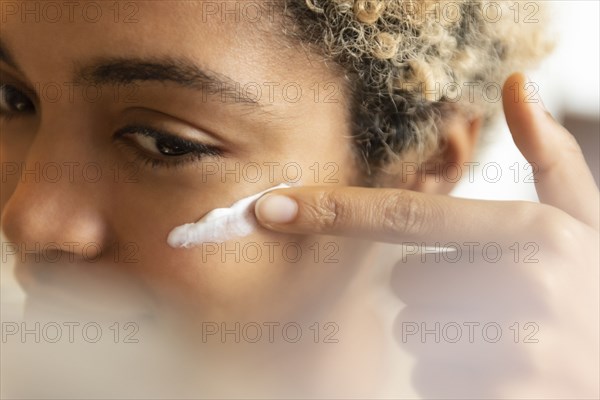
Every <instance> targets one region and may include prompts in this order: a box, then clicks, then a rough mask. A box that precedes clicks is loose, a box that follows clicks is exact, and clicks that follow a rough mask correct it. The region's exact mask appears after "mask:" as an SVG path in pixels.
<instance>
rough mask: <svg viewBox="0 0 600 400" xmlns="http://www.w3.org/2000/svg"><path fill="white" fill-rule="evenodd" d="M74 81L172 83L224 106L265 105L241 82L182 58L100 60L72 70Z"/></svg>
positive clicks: (116, 83) (93, 82)
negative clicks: (232, 104) (210, 98)
mask: <svg viewBox="0 0 600 400" xmlns="http://www.w3.org/2000/svg"><path fill="white" fill-rule="evenodd" d="M74 76H75V82H82V81H83V82H86V83H89V84H92V85H98V86H101V85H115V86H118V85H131V84H137V83H140V82H161V83H166V82H170V83H174V84H176V85H178V86H181V87H183V88H190V89H195V90H199V91H201V92H202V93H203V96H204V97H203V100H206V98H207V97H208V96H211V97H220V98H221V100H222V101H223V102H224V103H227V104H231V103H238V104H239V103H241V104H242V105H250V106H255V107H263V106H264V105H263V104H262V103H260V102H259V101H258V100H257V97H253V96H252V95H251V94H250V93H248V91H247V90H244V89H243V87H244V85H242V84H241V83H240V82H238V81H236V80H234V79H233V78H230V77H229V76H227V75H224V74H221V73H218V72H215V71H212V70H210V69H203V68H201V67H199V66H198V65H196V64H194V63H193V62H192V61H190V60H187V59H182V58H171V57H161V58H155V57H152V58H123V57H110V58H101V59H98V60H96V61H95V62H94V63H92V64H90V65H87V66H84V67H79V68H77V69H76V71H75V74H74Z"/></svg>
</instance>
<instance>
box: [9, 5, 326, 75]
mask: <svg viewBox="0 0 600 400" xmlns="http://www.w3.org/2000/svg"><path fill="white" fill-rule="evenodd" d="M274 4H275V3H274V2H273V1H270V2H267V1H262V0H259V1H252V0H249V1H206V0H194V1H169V0H166V1H132V2H129V1H127V2H112V1H78V2H45V1H31V2H14V1H10V2H8V1H0V5H1V10H2V16H1V18H2V25H3V29H2V31H3V35H2V36H3V39H2V40H3V43H5V44H6V45H7V46H8V47H9V50H10V51H11V53H12V54H13V55H14V56H15V59H16V60H15V61H17V63H18V64H20V65H21V66H22V69H23V70H24V71H23V72H25V73H26V75H28V76H29V77H30V78H32V79H36V78H37V79H44V75H46V78H47V74H49V73H52V74H53V78H54V79H56V78H58V76H57V74H60V75H65V77H66V73H67V72H70V71H72V70H73V64H74V63H76V64H83V63H86V62H87V61H90V60H92V59H94V58H98V57H130V58H131V57H139V58H144V57H162V56H168V57H173V58H177V57H181V56H185V57H186V58H188V59H190V60H192V61H194V62H196V63H198V64H199V65H204V66H206V67H208V68H211V69H213V70H216V71H219V72H221V73H223V74H225V75H228V76H232V77H236V78H239V81H241V82H244V81H247V82H253V81H254V82H256V81H260V80H261V79H263V80H264V79H267V78H268V79H271V80H277V79H284V78H288V79H289V78H290V73H298V74H300V75H307V74H308V75H309V76H315V75H322V74H324V73H325V72H326V71H324V68H323V66H319V65H315V63H314V62H312V61H309V59H308V57H307V54H306V53H304V52H303V51H301V50H299V47H297V46H289V45H287V44H286V41H287V39H286V38H284V37H283V34H282V33H281V16H280V12H279V11H277V10H276V9H275V7H274ZM41 60H43V63H42V62H41Z"/></svg>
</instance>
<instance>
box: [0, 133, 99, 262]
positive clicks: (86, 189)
mask: <svg viewBox="0 0 600 400" xmlns="http://www.w3.org/2000/svg"><path fill="white" fill-rule="evenodd" d="M57 136H58V135H56V136H54V137H52V135H43V134H41V132H40V134H38V135H37V136H36V139H35V141H34V142H33V143H32V144H31V147H30V148H29V151H28V154H27V158H26V161H24V162H23V163H21V164H20V165H19V166H18V169H19V174H20V179H19V181H18V184H17V185H16V188H15V189H14V192H13V193H12V195H11V196H10V198H9V199H8V201H7V202H6V204H5V206H4V210H3V213H2V218H1V223H2V229H3V231H4V233H5V235H6V237H7V238H8V240H9V244H10V245H12V247H13V249H15V248H16V249H18V250H17V252H18V254H20V256H21V261H22V262H29V260H26V258H27V257H34V256H35V261H36V262H39V258H40V254H42V255H43V254H49V253H55V252H64V253H69V256H70V257H69V259H71V260H79V261H81V260H91V259H93V260H97V259H98V257H100V255H101V254H102V252H103V251H104V250H105V249H106V248H107V246H108V243H109V242H110V239H109V234H108V233H109V229H108V224H107V222H106V218H105V215H103V212H102V208H103V201H102V198H103V193H105V192H106V191H107V188H106V186H105V185H104V183H103V182H102V181H101V180H96V177H97V176H98V171H97V170H98V169H99V168H100V164H98V163H90V161H89V160H90V158H89V157H87V155H86V153H87V154H89V153H90V151H89V150H87V151H86V150H85V144H84V143H85V141H84V139H83V138H79V140H77V139H75V140H71V141H68V140H63V139H60V138H58V137H57ZM86 159H87V160H86ZM86 165H88V166H89V165H93V168H87V170H86V169H84V168H85V166H86ZM12 254H15V252H14V250H13V253H12Z"/></svg>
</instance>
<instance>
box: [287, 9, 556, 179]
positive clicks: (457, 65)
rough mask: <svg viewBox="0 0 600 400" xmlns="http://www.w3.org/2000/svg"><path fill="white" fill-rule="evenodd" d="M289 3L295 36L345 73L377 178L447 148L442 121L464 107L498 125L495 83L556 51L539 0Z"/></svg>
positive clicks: (360, 141)
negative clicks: (402, 162) (408, 155)
mask: <svg viewBox="0 0 600 400" xmlns="http://www.w3.org/2000/svg"><path fill="white" fill-rule="evenodd" d="M284 3H285V10H284V15H286V16H287V17H289V18H287V19H286V25H285V26H286V33H287V34H289V35H293V36H294V37H295V38H296V39H297V40H299V41H301V42H302V43H305V44H307V45H309V46H310V47H311V48H313V49H315V50H316V51H319V52H320V53H321V54H322V55H323V56H325V57H326V58H328V59H331V60H333V61H335V63H336V64H338V65H339V66H341V68H342V70H343V71H344V75H345V76H346V83H347V86H348V89H349V93H350V95H351V96H352V98H353V100H354V101H353V104H354V106H353V108H354V109H353V110H352V115H353V117H352V118H353V121H352V122H353V136H354V137H355V140H356V143H357V147H356V148H357V149H358V150H359V153H360V156H361V157H362V158H363V159H364V160H365V161H366V163H365V165H366V166H367V167H368V168H367V169H366V172H367V176H372V175H374V174H376V172H377V171H378V170H380V169H381V168H382V167H384V166H385V165H386V164H388V163H389V162H390V161H391V160H397V159H399V157H400V156H401V155H402V154H404V153H405V152H407V151H412V152H415V153H416V154H419V155H421V156H427V155H428V154H431V153H432V151H435V150H436V149H439V148H440V147H441V146H442V143H441V141H443V135H442V134H440V131H441V130H440V126H441V123H442V121H444V119H445V118H447V117H449V116H450V115H453V114H455V113H456V111H457V110H458V109H460V110H462V111H463V112H465V113H466V114H467V115H481V116H483V119H484V122H489V121H490V119H491V118H492V117H493V116H494V115H495V114H496V113H497V110H498V108H499V107H498V105H499V104H501V102H500V101H490V96H488V95H486V91H485V90H484V88H485V87H486V85H487V88H488V90H489V89H490V88H492V89H493V90H492V91H494V90H496V91H497V89H498V88H499V87H500V86H501V85H502V83H503V82H504V80H505V79H506V78H507V76H508V75H509V74H510V73H511V72H513V71H516V70H524V69H527V68H530V67H532V66H534V65H535V64H536V63H537V62H538V61H539V60H540V59H541V58H542V57H543V56H544V55H546V54H547V53H548V52H549V51H550V50H551V48H552V46H553V43H552V42H551V41H549V40H548V39H547V37H546V35H545V32H544V29H543V27H544V26H546V25H547V24H546V23H542V21H543V20H544V17H545V16H546V15H547V14H546V13H545V12H544V11H545V9H544V8H541V6H540V5H538V4H537V3H534V2H531V1H527V2H524V1H521V2H515V1H513V0H511V1H487V0H439V1H431V0H285V2H284ZM517 7H519V8H518V9H517ZM531 7H533V9H532V8H531ZM519 11H520V12H519ZM476 88H479V89H478V90H476Z"/></svg>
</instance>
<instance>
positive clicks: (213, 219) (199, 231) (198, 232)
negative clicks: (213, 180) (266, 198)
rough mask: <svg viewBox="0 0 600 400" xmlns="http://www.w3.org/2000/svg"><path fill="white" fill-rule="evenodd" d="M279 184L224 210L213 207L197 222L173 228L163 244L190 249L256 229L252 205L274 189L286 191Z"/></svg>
mask: <svg viewBox="0 0 600 400" xmlns="http://www.w3.org/2000/svg"><path fill="white" fill-rule="evenodd" d="M289 187H290V185H288V184H286V183H282V184H280V185H277V186H275V187H272V188H269V189H267V190H263V191H262V192H260V193H257V194H254V195H252V196H248V197H245V198H243V199H241V200H238V201H236V202H235V203H233V205H232V206H231V207H228V208H216V209H214V210H212V211H210V212H209V213H208V214H206V215H205V216H204V217H202V218H201V219H200V220H199V221H197V222H194V223H190V224H185V225H181V226H178V227H176V228H175V229H173V230H172V231H171V233H169V236H168V238H167V243H168V244H169V246H171V247H174V248H190V247H194V246H197V245H200V244H202V243H205V242H211V243H222V242H225V241H228V240H231V239H235V238H239V237H244V236H248V235H250V234H251V233H252V232H254V230H255V229H256V228H257V226H258V223H257V221H256V217H255V216H254V203H256V200H258V199H259V198H260V197H261V196H262V195H263V194H265V193H267V192H270V191H272V190H276V189H284V188H289Z"/></svg>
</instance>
